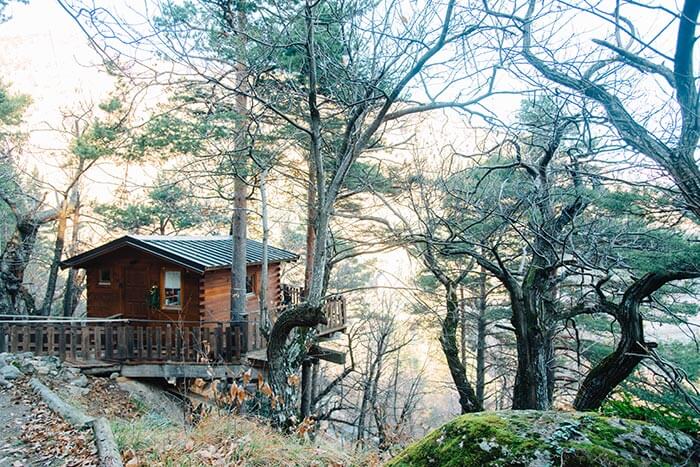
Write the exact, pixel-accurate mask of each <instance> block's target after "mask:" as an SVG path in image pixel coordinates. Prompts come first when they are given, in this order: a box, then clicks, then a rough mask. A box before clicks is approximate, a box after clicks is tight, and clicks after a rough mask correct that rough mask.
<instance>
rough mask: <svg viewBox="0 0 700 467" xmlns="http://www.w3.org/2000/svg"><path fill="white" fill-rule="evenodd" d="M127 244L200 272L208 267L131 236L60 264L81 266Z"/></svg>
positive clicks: (64, 266) (63, 267) (62, 265)
mask: <svg viewBox="0 0 700 467" xmlns="http://www.w3.org/2000/svg"><path fill="white" fill-rule="evenodd" d="M125 246H132V247H134V248H136V249H138V250H141V251H144V252H146V253H148V254H151V255H153V256H156V257H158V258H161V259H164V260H166V261H168V262H171V263H174V264H177V265H178V266H182V267H184V268H186V269H189V270H191V271H194V272H196V273H199V274H203V273H204V270H205V269H206V268H205V266H204V265H202V264H199V263H195V262H193V261H187V260H183V259H182V258H179V257H177V256H175V255H169V254H166V253H163V252H162V251H160V250H158V249H157V248H154V247H152V246H151V245H148V244H147V243H145V242H142V241H140V240H139V239H136V238H133V237H129V236H125V237H122V238H118V239H116V240H113V241H111V242H109V243H106V244H105V245H102V246H100V247H97V248H95V249H93V250H90V251H86V252H85V253H81V254H79V255H77V256H74V257H73V258H69V259H67V260H65V261H61V263H60V265H61V268H62V269H65V268H67V267H73V268H76V267H78V268H79V267H80V266H81V265H82V264H85V263H86V262H88V261H91V260H93V259H95V258H99V257H100V256H102V255H105V254H107V253H111V252H112V251H115V250H118V249H119V248H123V247H125Z"/></svg>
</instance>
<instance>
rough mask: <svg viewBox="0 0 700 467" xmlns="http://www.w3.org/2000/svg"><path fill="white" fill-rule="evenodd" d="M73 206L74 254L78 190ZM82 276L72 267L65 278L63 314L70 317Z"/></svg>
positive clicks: (77, 234)
mask: <svg viewBox="0 0 700 467" xmlns="http://www.w3.org/2000/svg"><path fill="white" fill-rule="evenodd" d="M74 201H75V203H74V204H75V207H74V209H73V218H72V220H71V226H72V231H71V244H70V247H69V248H70V251H69V254H71V255H74V254H76V253H77V252H78V243H79V242H80V192H79V191H77V190H76V192H75V198H74ZM81 280H82V277H81V275H80V274H78V271H76V270H75V269H74V268H70V269H68V277H67V278H66V287H65V292H64V293H63V316H65V317H70V316H73V314H74V313H75V308H76V307H77V306H78V297H79V295H80V294H79V291H80V282H81Z"/></svg>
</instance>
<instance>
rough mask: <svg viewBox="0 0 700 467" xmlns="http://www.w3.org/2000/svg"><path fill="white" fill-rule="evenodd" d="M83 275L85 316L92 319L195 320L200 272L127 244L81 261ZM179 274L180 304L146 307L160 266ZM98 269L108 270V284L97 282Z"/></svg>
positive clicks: (197, 312) (158, 276)
mask: <svg viewBox="0 0 700 467" xmlns="http://www.w3.org/2000/svg"><path fill="white" fill-rule="evenodd" d="M84 267H85V270H86V276H87V279H86V281H87V315H88V316H89V317H95V318H105V317H108V316H114V315H121V316H122V317H124V318H141V319H157V320H166V321H169V320H174V321H179V320H184V321H199V319H200V315H199V280H200V275H199V274H198V273H196V272H193V271H188V270H186V269H185V268H182V267H179V266H174V265H172V264H171V263H169V262H167V261H164V260H161V259H159V258H157V257H155V256H152V255H149V254H147V253H143V252H142V251H139V250H136V249H134V248H130V247H124V248H120V249H119V250H117V251H114V252H112V253H108V254H105V255H103V256H100V257H99V258H96V259H95V260H94V261H92V262H90V263H88V264H85V266H84ZM166 268H167V269H168V270H177V271H180V273H181V274H182V276H181V277H182V307H181V309H180V310H167V309H150V308H149V305H148V295H149V291H150V288H151V286H153V285H155V286H157V287H158V289H159V293H160V286H161V275H162V274H161V273H162V271H163V270H164V269H166ZM101 269H109V270H110V272H111V276H112V277H111V282H110V284H109V285H101V284H99V274H100V270H101Z"/></svg>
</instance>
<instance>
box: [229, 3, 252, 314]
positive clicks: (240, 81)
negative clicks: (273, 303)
mask: <svg viewBox="0 0 700 467" xmlns="http://www.w3.org/2000/svg"><path fill="white" fill-rule="evenodd" d="M229 21H230V22H231V23H232V25H233V24H235V25H237V26H238V28H236V27H235V26H234V30H239V31H245V30H246V26H247V17H246V12H245V9H244V7H243V5H240V4H238V5H236V17H235V19H234V18H230V19H229ZM237 37H238V39H239V40H238V42H239V44H238V45H239V48H240V50H239V52H240V53H241V55H242V56H243V55H244V51H245V47H246V39H245V34H242V33H241V34H238V35H237ZM247 75H248V69H247V67H246V65H245V64H244V63H243V58H240V59H239V60H238V61H237V62H236V65H235V76H236V82H237V85H238V87H239V88H240V89H245V88H246V87H247V86H246V80H247V77H248V76H247ZM234 108H235V110H236V113H237V114H238V119H237V120H236V123H235V126H236V135H235V138H236V141H235V151H236V155H235V157H234V164H235V173H234V181H233V191H234V194H233V218H232V221H231V240H232V243H233V246H232V252H231V256H232V257H231V320H232V321H240V320H242V319H243V316H244V314H245V312H246V276H247V273H246V266H247V263H246V242H247V240H248V234H247V223H248V202H247V197H248V185H247V183H246V179H245V177H246V175H247V172H248V171H247V160H246V155H247V151H245V125H244V118H246V117H247V115H248V98H247V97H246V96H245V95H244V94H243V93H238V94H237V95H236V97H235V102H234Z"/></svg>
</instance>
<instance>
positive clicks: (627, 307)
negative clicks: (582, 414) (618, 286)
mask: <svg viewBox="0 0 700 467" xmlns="http://www.w3.org/2000/svg"><path fill="white" fill-rule="evenodd" d="M695 277H700V272H692V271H691V272H669V273H657V272H651V273H647V274H646V275H644V276H643V277H642V278H641V279H639V280H637V281H635V282H634V283H633V284H632V285H631V286H630V287H629V288H628V289H627V290H626V291H625V294H624V295H623V297H622V302H621V303H620V304H619V305H615V304H612V303H606V304H604V305H605V307H606V308H607V310H608V312H609V313H610V314H612V315H613V316H615V318H616V319H617V322H618V324H619V325H620V341H619V342H618V344H617V347H616V348H615V350H614V351H613V352H612V353H611V354H610V355H608V356H607V357H605V358H604V359H603V360H602V361H601V362H600V363H598V364H597V365H596V366H595V367H593V369H592V370H591V371H590V372H589V373H588V374H587V375H586V378H585V379H584V380H583V383H581V387H580V388H579V390H578V393H577V394H576V399H575V400H574V408H575V409H576V410H596V409H598V408H599V407H600V406H601V405H602V404H603V402H604V401H605V399H607V397H608V396H609V395H610V394H611V393H612V391H613V390H614V389H615V388H616V387H617V385H619V384H620V383H621V382H623V381H624V380H625V379H626V378H627V377H628V376H630V375H631V374H632V373H633V372H634V370H635V368H637V365H638V364H639V362H641V361H642V360H643V359H644V358H645V357H646V356H647V355H648V352H649V350H650V349H653V348H655V347H656V343H654V342H646V341H645V340H644V318H643V317H642V315H641V313H640V311H639V308H640V306H641V303H642V301H644V300H645V299H646V298H647V297H649V296H650V295H651V294H652V293H654V292H656V291H657V290H658V289H659V288H661V287H662V286H663V285H664V284H667V283H668V282H671V281H674V280H680V279H691V278H695Z"/></svg>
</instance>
